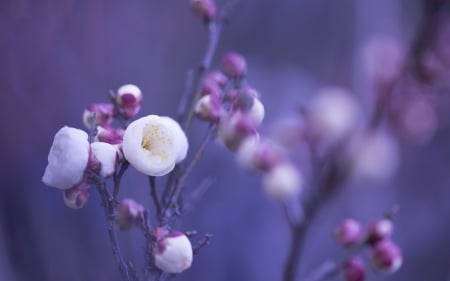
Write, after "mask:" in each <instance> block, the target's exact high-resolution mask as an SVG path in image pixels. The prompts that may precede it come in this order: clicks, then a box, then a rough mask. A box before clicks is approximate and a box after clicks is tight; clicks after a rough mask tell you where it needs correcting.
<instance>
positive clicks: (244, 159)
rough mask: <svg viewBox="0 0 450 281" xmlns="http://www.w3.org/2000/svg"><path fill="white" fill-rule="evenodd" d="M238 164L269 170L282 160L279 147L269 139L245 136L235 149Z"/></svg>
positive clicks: (252, 168) (254, 168)
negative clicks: (237, 148)
mask: <svg viewBox="0 0 450 281" xmlns="http://www.w3.org/2000/svg"><path fill="white" fill-rule="evenodd" d="M236 156H237V160H238V163H239V164H240V165H242V166H243V167H244V168H247V169H250V170H259V171H269V170H271V169H272V168H274V167H276V166H277V165H278V164H280V163H281V162H282V161H283V154H282V151H281V149H280V148H279V147H278V146H277V145H276V144H275V143H273V142H271V141H269V140H261V141H259V140H257V139H255V138H247V139H246V140H244V141H243V142H242V144H241V146H240V147H239V150H238V151H237V154H236Z"/></svg>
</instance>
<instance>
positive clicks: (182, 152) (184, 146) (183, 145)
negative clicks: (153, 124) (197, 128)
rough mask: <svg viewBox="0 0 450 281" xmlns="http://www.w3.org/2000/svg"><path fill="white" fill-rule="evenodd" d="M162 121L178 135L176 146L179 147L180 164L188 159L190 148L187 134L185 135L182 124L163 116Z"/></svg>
mask: <svg viewBox="0 0 450 281" xmlns="http://www.w3.org/2000/svg"><path fill="white" fill-rule="evenodd" d="M161 121H162V122H163V123H164V124H166V125H167V126H168V127H170V128H171V129H172V130H173V132H174V133H175V135H176V137H175V144H176V146H177V147H178V157H177V163H179V162H181V161H183V160H184V159H185V158H186V155H187V151H188V148H189V144H188V140H187V137H186V134H185V133H184V131H183V129H182V128H181V126H180V124H178V122H177V121H175V120H173V119H172V118H170V117H165V116H163V117H161Z"/></svg>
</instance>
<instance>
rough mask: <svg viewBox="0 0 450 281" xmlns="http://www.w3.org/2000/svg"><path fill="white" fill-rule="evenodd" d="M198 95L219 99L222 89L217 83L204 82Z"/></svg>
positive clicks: (211, 81)
mask: <svg viewBox="0 0 450 281" xmlns="http://www.w3.org/2000/svg"><path fill="white" fill-rule="evenodd" d="M200 93H201V95H202V96H206V95H212V96H216V97H218V98H219V97H220V96H221V95H222V89H221V88H220V86H219V84H217V82H215V81H213V80H204V81H203V83H202V88H201V92H200Z"/></svg>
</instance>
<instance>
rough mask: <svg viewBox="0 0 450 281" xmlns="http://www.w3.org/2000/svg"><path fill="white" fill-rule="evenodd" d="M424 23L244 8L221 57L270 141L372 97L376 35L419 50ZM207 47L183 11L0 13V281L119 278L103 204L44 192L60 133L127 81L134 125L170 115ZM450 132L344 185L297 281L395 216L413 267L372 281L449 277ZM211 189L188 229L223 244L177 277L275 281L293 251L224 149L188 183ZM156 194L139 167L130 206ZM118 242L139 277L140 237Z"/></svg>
mask: <svg viewBox="0 0 450 281" xmlns="http://www.w3.org/2000/svg"><path fill="white" fill-rule="evenodd" d="M421 15H422V6H421V3H420V1H418V0H403V1H401V0H379V1H371V0H341V1H333V0H303V1H298V0H280V1H269V0H245V1H244V0H242V1H240V3H239V4H238V5H237V7H236V9H235V10H234V11H233V13H232V16H231V19H230V22H229V24H228V25H227V26H226V29H225V30H224V32H223V37H222V39H221V43H220V46H219V48H218V54H219V55H220V54H223V53H224V52H226V51H230V50H236V51H239V52H241V53H242V54H244V55H245V56H246V57H247V58H248V62H249V81H250V83H251V84H252V85H253V86H254V87H255V88H257V89H258V90H259V91H260V92H261V94H262V100H263V102H264V104H265V106H266V120H265V124H267V128H269V127H270V124H272V123H273V122H274V121H275V120H278V119H280V118H282V117H283V116H285V115H286V114H289V113H292V112H294V110H295V108H294V107H295V105H296V104H299V102H301V101H303V100H305V99H307V97H308V96H310V95H312V94H314V91H315V90H317V89H318V88H319V87H321V86H323V85H339V86H344V87H347V88H350V89H352V90H354V91H355V92H356V94H357V95H362V94H360V92H358V90H360V89H362V88H363V86H364V85H362V82H361V79H360V78H359V77H360V69H361V66H360V60H359V59H358V58H359V55H358V54H359V49H360V47H361V45H362V44H363V42H365V40H367V39H370V38H371V37H372V36H375V35H377V34H388V35H391V36H397V37H399V38H401V39H402V40H404V41H405V42H411V41H412V40H413V39H414V38H415V34H416V32H417V29H418V26H419V22H420V19H421ZM206 38H207V32H206V28H205V27H204V26H203V25H202V23H201V22H200V21H199V20H198V19H197V18H196V17H194V16H193V15H192V13H191V11H190V8H189V4H188V1H179V0H166V1H153V0H128V1H119V0H108V1H106V0H90V1H86V0H78V1H75V0H3V1H0V61H1V62H2V65H3V67H2V68H1V69H0V93H1V94H0V97H1V102H0V116H1V118H0V127H1V129H2V133H1V136H2V137H1V140H0V143H1V144H2V148H3V150H2V156H1V157H0V167H1V173H0V180H1V181H0V183H1V189H0V249H1V251H0V280H8V281H16V280H17V281H22V280H42V281H46V280H48V281H53V280H55V281H56V280H65V281H71V280H95V281H103V280H104V281H106V280H108V281H112V280H119V274H118V271H117V268H116V265H115V263H114V260H113V257H112V255H111V249H110V246H109V241H108V239H107V238H106V237H107V234H106V225H105V221H104V215H103V211H102V210H101V208H100V200H99V198H98V195H97V194H96V193H95V192H94V193H92V196H91V199H90V202H89V204H88V205H87V206H86V207H85V208H83V209H81V210H72V209H69V208H67V207H66V206H65V205H64V203H63V200H62V194H61V192H59V190H56V189H53V188H49V187H47V186H45V185H44V184H43V183H42V182H41V177H42V175H43V172H44V169H45V166H46V164H47V154H48V151H49V148H50V146H51V143H52V140H53V136H54V134H55V132H56V131H57V130H58V129H59V128H61V127H62V126H64V125H68V126H73V127H78V128H82V127H83V125H82V120H81V114H82V112H83V110H84V108H85V106H86V105H88V104H90V103H94V102H106V101H107V99H108V97H107V94H108V91H109V90H110V89H117V88H118V87H119V86H121V85H123V84H128V83H133V84H136V85H138V86H139V87H140V88H141V89H142V91H143V93H144V104H143V107H142V110H141V113H140V115H146V114H160V115H169V116H174V115H175V114H176V109H177V105H178V100H179V98H180V96H181V94H182V92H183V88H184V84H185V79H186V72H187V70H188V69H189V68H192V67H194V66H196V65H197V64H198V62H199V61H200V59H201V56H202V53H203V52H204V48H205V44H206ZM215 65H216V66H217V58H216V59H215ZM443 117H444V119H445V117H447V118H448V117H449V112H446V115H445V114H443ZM443 124H444V125H442V127H441V128H440V129H439V130H438V132H437V134H436V135H435V136H434V137H433V138H432V139H431V140H429V141H428V142H425V143H421V145H418V146H417V145H416V146H412V145H406V144H405V145H404V146H402V147H401V164H400V166H399V170H398V171H397V173H396V174H395V176H394V177H393V178H392V179H391V180H389V181H384V182H382V183H378V184H367V185H366V184H361V183H355V184H349V185H347V186H346V187H345V188H346V190H344V191H343V192H341V193H340V194H339V195H338V196H337V197H336V198H335V199H334V200H333V201H332V202H329V203H328V204H327V205H326V206H325V207H324V208H323V209H322V211H321V212H320V214H319V216H318V217H317V219H316V220H315V221H314V223H313V225H312V228H311V229H310V231H309V233H308V238H307V243H306V246H305V249H304V251H303V259H302V264H301V265H300V272H299V273H300V276H305V275H306V274H307V273H308V272H310V271H311V270H313V269H314V268H316V267H317V266H319V265H320V264H321V263H322V262H324V261H325V260H328V259H334V258H339V257H340V256H342V254H343V251H342V250H341V249H340V248H339V247H338V246H337V245H336V243H335V242H334V240H333V232H334V229H335V227H336V225H337V224H338V223H339V222H340V221H341V220H342V219H343V218H346V217H354V218H356V219H359V220H361V221H362V222H363V223H364V224H365V225H367V224H369V223H370V222H371V221H373V220H374V219H375V218H377V217H379V216H380V215H381V214H382V213H383V212H384V211H385V210H386V209H388V208H390V207H391V206H392V205H394V204H399V205H400V206H401V211H400V213H399V214H398V216H397V218H396V224H395V226H396V229H395V234H394V239H395V240H396V241H397V242H398V244H399V245H400V246H401V247H402V249H403V252H404V256H405V261H404V265H403V267H402V268H401V270H400V271H399V272H398V273H397V274H395V275H392V276H384V275H379V274H377V273H374V272H372V271H369V277H368V280H397V281H401V280H405V281H406V280H408V281H410V280H450V264H449V261H450V242H449V241H448V237H450V220H449V219H448V218H449V215H450V204H449V203H448V201H449V199H450V189H449V183H450V173H449V172H448V169H449V167H450V134H449V133H448V132H449V130H450V127H449V126H448V124H447V125H446V122H444V123H443ZM204 131H205V125H204V124H200V125H198V126H196V127H195V128H194V131H193V132H194V133H193V134H192V136H191V138H192V140H191V145H192V146H195V144H196V143H198V142H199V140H200V139H201V137H202V135H203V133H204ZM205 177H208V178H212V179H214V185H213V186H212V188H211V189H210V190H209V191H208V192H207V193H206V195H205V196H204V197H203V199H202V200H201V201H200V202H199V204H197V205H196V206H195V208H194V209H193V210H192V212H190V213H188V214H186V215H185V216H184V217H183V222H182V224H180V225H179V228H180V229H181V230H192V229H195V230H197V231H198V232H199V233H200V234H202V233H212V234H214V238H213V240H212V243H211V245H209V246H208V247H206V248H204V249H203V250H202V251H201V254H200V255H199V256H197V257H196V259H195V261H194V264H193V266H192V268H191V269H189V270H188V271H187V272H185V273H184V274H182V275H181V276H179V277H177V280H216V281H221V280H224V281H225V280H247V281H251V280H280V276H281V271H282V266H283V264H284V259H285V256H286V254H287V251H288V247H289V233H288V226H287V224H286V222H285V219H284V216H283V213H282V210H281V208H279V206H278V205H277V204H275V203H274V202H272V201H271V200H269V199H268V198H267V197H266V196H265V195H264V194H263V192H262V191H261V189H260V188H259V185H260V181H259V179H258V177H257V176H254V175H252V174H249V173H246V172H244V171H242V170H241V169H240V168H238V167H237V165H236V163H235V159H234V157H233V155H232V154H231V153H230V152H229V151H227V150H226V149H224V148H223V147H222V146H220V145H217V144H215V143H212V144H211V145H210V146H209V148H208V150H207V152H206V154H205V157H204V158H203V159H202V161H201V163H200V165H199V166H198V168H197V169H196V171H195V173H194V174H193V175H192V176H191V178H190V179H189V182H188V183H189V184H191V185H198V184H199V183H200V182H201V181H202V180H203V179H204V178H205ZM147 191H148V186H147V180H146V178H145V177H144V176H142V175H140V174H138V173H137V172H136V171H135V170H134V169H130V170H129V171H128V173H127V174H126V176H125V178H124V185H123V189H122V194H123V196H127V197H134V198H140V200H141V201H142V203H144V204H146V205H147V206H151V202H150V199H149V198H148V196H147V193H148V192H147ZM199 238H200V237H199ZM120 240H121V243H122V248H123V251H124V255H125V256H126V257H127V258H129V259H131V260H133V261H135V262H136V264H137V266H140V265H142V255H143V252H144V247H143V241H142V238H141V234H140V232H139V231H137V230H132V231H129V232H124V233H120ZM366 254H367V253H366ZM366 256H367V255H366ZM299 280H300V279H299Z"/></svg>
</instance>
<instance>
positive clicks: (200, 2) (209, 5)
mask: <svg viewBox="0 0 450 281" xmlns="http://www.w3.org/2000/svg"><path fill="white" fill-rule="evenodd" d="M191 7H192V11H194V13H195V14H196V15H197V16H199V17H201V18H202V19H203V20H204V21H205V22H209V21H211V20H212V19H213V18H214V17H215V15H216V12H217V8H216V3H215V2H214V0H191Z"/></svg>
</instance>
